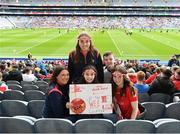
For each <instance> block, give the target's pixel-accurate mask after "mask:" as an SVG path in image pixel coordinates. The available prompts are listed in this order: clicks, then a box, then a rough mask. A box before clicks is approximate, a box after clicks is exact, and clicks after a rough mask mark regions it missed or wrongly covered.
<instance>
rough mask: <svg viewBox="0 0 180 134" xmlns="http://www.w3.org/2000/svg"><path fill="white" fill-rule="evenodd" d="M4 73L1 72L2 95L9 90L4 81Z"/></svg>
mask: <svg viewBox="0 0 180 134" xmlns="http://www.w3.org/2000/svg"><path fill="white" fill-rule="evenodd" d="M2 76H3V75H2V73H1V72H0V93H1V94H3V93H4V92H5V91H7V90H8V86H7V85H6V83H5V82H3V81H2Z"/></svg>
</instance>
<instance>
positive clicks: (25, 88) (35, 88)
mask: <svg viewBox="0 0 180 134" xmlns="http://www.w3.org/2000/svg"><path fill="white" fill-rule="evenodd" d="M22 87H23V88H22V91H23V92H25V91H27V90H39V87H38V86H37V85H32V84H29V85H23V86H22Z"/></svg>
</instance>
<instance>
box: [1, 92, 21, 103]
mask: <svg viewBox="0 0 180 134" xmlns="http://www.w3.org/2000/svg"><path fill="white" fill-rule="evenodd" d="M4 100H22V101H23V100H24V93H23V92H22V91H19V90H9V91H6V92H4Z"/></svg>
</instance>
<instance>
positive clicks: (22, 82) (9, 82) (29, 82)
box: [6, 80, 48, 86]
mask: <svg viewBox="0 0 180 134" xmlns="http://www.w3.org/2000/svg"><path fill="white" fill-rule="evenodd" d="M6 84H18V85H21V86H23V85H29V84H34V85H48V82H46V81H36V82H32V81H21V82H19V81H16V80H8V81H7V82H6Z"/></svg>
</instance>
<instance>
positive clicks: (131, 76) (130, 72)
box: [127, 68, 137, 84]
mask: <svg viewBox="0 0 180 134" xmlns="http://www.w3.org/2000/svg"><path fill="white" fill-rule="evenodd" d="M127 73H128V74H127V75H128V77H129V79H130V81H131V82H132V83H134V84H136V83H137V76H136V72H135V70H134V69H133V68H129V69H128V70H127Z"/></svg>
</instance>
